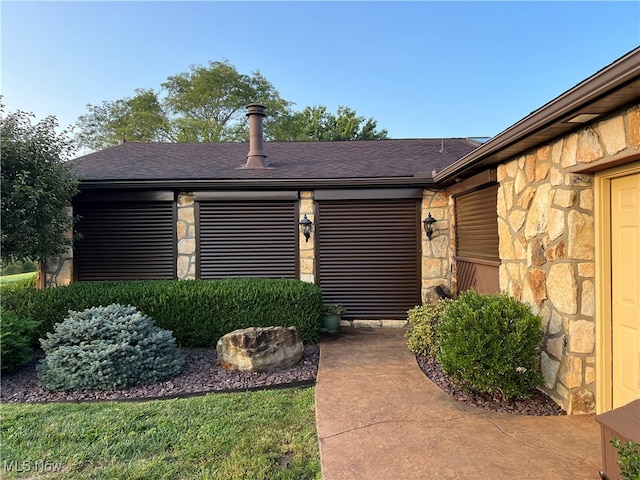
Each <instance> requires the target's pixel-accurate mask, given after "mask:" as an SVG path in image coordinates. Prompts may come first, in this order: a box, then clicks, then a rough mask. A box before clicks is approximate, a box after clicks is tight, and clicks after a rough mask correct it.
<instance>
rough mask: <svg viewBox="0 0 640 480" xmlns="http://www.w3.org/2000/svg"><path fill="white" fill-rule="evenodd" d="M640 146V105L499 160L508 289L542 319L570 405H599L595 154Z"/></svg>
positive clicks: (564, 401)
mask: <svg viewBox="0 0 640 480" xmlns="http://www.w3.org/2000/svg"><path fill="white" fill-rule="evenodd" d="M639 148H640V105H636V106H633V107H631V108H628V109H625V110H623V111H621V112H619V113H618V114H616V115H613V116H610V117H608V118H606V119H604V120H601V121H596V122H594V123H592V124H588V125H585V126H584V127H582V128H581V129H579V130H578V131H577V132H575V133H572V134H570V135H568V136H566V137H564V138H560V139H558V140H556V141H554V142H552V143H550V144H548V145H543V146H541V147H539V148H537V149H535V150H531V151H529V152H526V153H525V154H523V155H521V156H519V157H517V158H513V159H511V160H509V161H507V162H505V163H503V164H502V165H500V166H499V167H498V170H497V179H498V181H499V183H500V187H499V190H498V207H497V212H498V230H499V238H500V245H499V246H500V258H501V266H500V288H501V290H502V291H506V292H507V293H509V294H510V295H512V296H513V297H515V298H516V299H518V300H522V301H524V302H527V303H529V304H530V305H531V307H532V309H533V311H534V312H535V313H537V314H539V315H540V316H541V317H542V319H543V327H544V331H545V339H544V344H543V351H542V354H541V367H542V374H543V376H544V389H545V390H546V392H547V393H548V394H549V395H550V396H551V397H552V398H554V399H555V400H556V401H557V402H558V403H559V404H560V405H561V406H562V407H563V408H564V409H565V410H566V411H567V412H568V413H593V412H594V411H595V393H596V390H595V387H596V376H595V372H596V357H595V355H596V348H595V347H596V345H595V342H596V319H595V301H596V291H595V232H594V221H595V215H594V188H593V174H591V173H580V172H581V171H584V169H585V168H588V167H591V166H593V165H594V164H596V162H598V163H602V164H604V163H606V162H615V161H616V160H617V159H619V158H624V157H625V156H627V157H628V156H629V155H631V154H637V153H638V149H639Z"/></svg>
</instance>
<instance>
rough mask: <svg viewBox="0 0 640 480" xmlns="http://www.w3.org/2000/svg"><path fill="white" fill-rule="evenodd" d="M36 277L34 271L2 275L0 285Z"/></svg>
mask: <svg viewBox="0 0 640 480" xmlns="http://www.w3.org/2000/svg"><path fill="white" fill-rule="evenodd" d="M31 278H36V272H28V273H18V274H16V275H2V276H0V285H3V284H5V283H14V282H21V281H23V280H30V279H31Z"/></svg>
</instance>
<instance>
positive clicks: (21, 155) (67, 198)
mask: <svg viewBox="0 0 640 480" xmlns="http://www.w3.org/2000/svg"><path fill="white" fill-rule="evenodd" d="M33 118H34V115H33V114H31V113H26V112H21V111H18V112H15V113H10V114H8V115H7V116H6V117H5V116H4V107H3V106H2V105H1V104H0V142H1V143H0V149H1V150H0V162H1V166H0V168H1V172H0V181H1V194H0V196H1V200H0V211H1V213H2V219H1V223H2V233H1V238H2V244H1V247H2V248H1V250H2V252H1V254H2V255H1V256H2V260H3V261H14V260H26V259H32V260H43V259H45V258H47V257H49V256H53V255H57V254H60V253H62V252H63V251H64V249H65V248H66V247H67V246H69V245H71V238H70V235H68V232H69V231H70V229H71V228H72V225H73V219H72V218H70V216H69V213H68V209H67V207H68V206H69V205H70V202H71V199H72V198H73V196H74V195H75V194H76V193H77V191H78V189H77V185H78V181H77V178H76V177H75V176H74V174H73V172H72V165H71V163H69V162H67V161H66V160H68V159H69V158H70V157H71V155H72V154H73V152H74V148H73V145H72V143H71V141H70V139H69V138H68V132H66V131H65V132H62V133H60V134H57V133H56V131H55V129H56V128H57V126H58V123H57V120H56V118H55V117H52V116H50V117H47V118H45V119H44V120H41V121H39V122H37V123H36V124H32V119H33Z"/></svg>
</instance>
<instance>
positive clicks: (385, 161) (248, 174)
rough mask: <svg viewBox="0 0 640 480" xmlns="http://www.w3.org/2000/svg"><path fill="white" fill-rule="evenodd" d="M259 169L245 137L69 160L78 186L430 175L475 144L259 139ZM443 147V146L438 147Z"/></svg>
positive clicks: (125, 147)
mask: <svg viewBox="0 0 640 480" xmlns="http://www.w3.org/2000/svg"><path fill="white" fill-rule="evenodd" d="M264 145H265V147H264V150H265V153H266V154H267V160H268V162H269V168H266V169H255V170H254V169H246V168H242V167H243V166H244V165H245V163H246V159H247V153H248V151H249V144H248V143H246V142H237V143H133V142H131V143H123V144H122V145H118V146H115V147H111V148H107V149H105V150H101V151H98V152H95V153H91V154H89V155H85V156H83V157H79V158H78V159H76V167H75V169H76V171H77V172H78V174H79V175H80V177H81V179H82V183H81V185H85V186H86V185H90V184H92V183H100V184H102V185H103V186H107V184H113V185H114V186H116V185H117V184H118V183H122V184H126V183H141V182H143V183H145V184H149V182H151V183H154V182H161V183H163V184H165V185H167V184H169V183H170V182H177V183H185V182H187V183H188V182H190V181H191V182H203V181H206V182H220V181H222V182H224V181H235V182H238V183H240V182H242V181H248V182H251V181H256V180H262V181H265V180H272V181H274V182H277V181H287V182H288V183H291V181H295V180H304V181H309V180H310V179H317V180H325V181H330V180H332V179H343V180H344V179H382V178H395V179H398V180H399V179H401V178H414V179H415V178H422V179H423V180H424V179H426V178H430V175H431V173H432V172H433V171H434V170H435V171H440V170H442V169H443V168H444V167H447V166H449V165H451V164H452V163H454V162H455V161H456V160H458V159H460V158H461V157H463V156H464V155H466V154H468V153H469V152H471V151H472V150H474V149H475V148H476V147H478V145H479V144H478V143H477V142H475V141H473V140H470V139H463V138H448V139H407V140H372V141H343V142H266V143H265V144H264ZM443 147H444V149H443Z"/></svg>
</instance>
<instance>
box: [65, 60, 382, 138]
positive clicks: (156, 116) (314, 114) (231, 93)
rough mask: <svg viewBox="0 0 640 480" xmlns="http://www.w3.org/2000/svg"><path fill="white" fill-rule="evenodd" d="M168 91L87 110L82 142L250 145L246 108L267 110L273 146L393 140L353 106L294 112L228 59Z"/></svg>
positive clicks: (187, 75)
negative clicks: (275, 143) (255, 106)
mask: <svg viewBox="0 0 640 480" xmlns="http://www.w3.org/2000/svg"><path fill="white" fill-rule="evenodd" d="M161 87H162V88H161V90H160V91H159V92H156V91H154V90H143V89H139V90H136V91H135V95H134V96H133V97H129V98H124V99H120V100H116V101H112V102H102V104H101V105H87V108H88V113H86V114H85V115H82V116H81V117H80V118H79V119H78V123H77V126H78V129H79V134H78V137H77V138H78V141H79V143H80V144H81V145H83V146H85V147H88V148H90V149H92V150H98V149H101V148H106V147H109V146H113V145H116V144H118V143H120V142H122V140H123V139H126V140H129V141H148V142H153V141H168V142H221V141H241V140H247V139H248V135H249V131H248V123H247V119H246V115H245V114H246V110H245V107H246V105H248V104H250V103H255V102H259V103H262V104H263V105H265V107H266V109H267V116H266V117H265V120H264V124H265V135H266V138H267V139H268V140H274V141H307V140H370V139H377V138H387V131H386V130H380V131H378V130H376V127H377V123H376V121H375V120H373V119H372V118H369V119H365V117H362V116H358V115H357V114H356V112H355V111H354V110H352V109H350V108H348V107H342V106H341V107H338V111H337V113H336V114H333V113H330V112H328V111H327V108H326V107H324V106H317V107H307V108H305V109H304V110H302V111H300V112H294V111H293V110H292V105H293V104H292V103H291V102H288V101H287V100H284V99H283V98H281V97H280V94H279V93H278V91H277V90H276V89H275V88H274V86H273V85H272V84H271V83H270V82H269V81H268V80H267V79H266V78H264V76H262V74H260V72H257V71H256V72H252V73H251V74H249V75H246V74H242V73H240V72H238V70H237V69H236V68H235V67H234V66H233V65H231V64H230V63H229V62H228V61H227V60H225V61H223V62H209V64H208V65H206V66H202V65H199V66H192V67H191V68H190V70H189V71H188V72H183V73H180V74H178V75H172V76H170V77H169V78H167V80H166V81H165V82H164V83H162V85H161Z"/></svg>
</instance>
